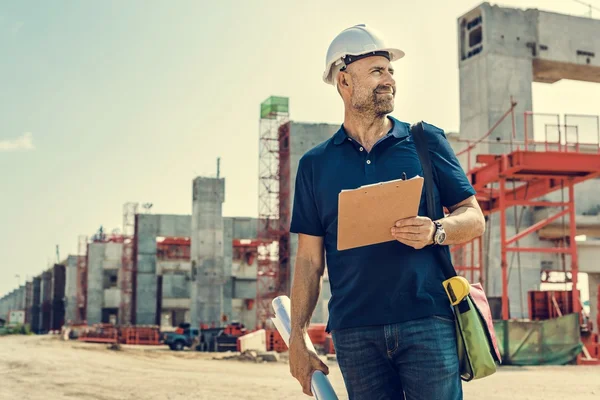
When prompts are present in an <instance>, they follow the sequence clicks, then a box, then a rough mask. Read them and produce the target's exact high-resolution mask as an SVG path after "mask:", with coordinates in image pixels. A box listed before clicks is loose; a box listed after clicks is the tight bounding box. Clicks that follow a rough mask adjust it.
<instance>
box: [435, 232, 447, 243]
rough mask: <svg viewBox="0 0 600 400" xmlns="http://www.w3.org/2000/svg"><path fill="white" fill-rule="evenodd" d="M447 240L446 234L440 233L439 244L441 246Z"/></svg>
mask: <svg viewBox="0 0 600 400" xmlns="http://www.w3.org/2000/svg"><path fill="white" fill-rule="evenodd" d="M445 240H446V232H440V233H439V236H438V240H437V242H438V243H439V244H442V243H444V241H445Z"/></svg>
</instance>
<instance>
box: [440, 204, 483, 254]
mask: <svg viewBox="0 0 600 400" xmlns="http://www.w3.org/2000/svg"><path fill="white" fill-rule="evenodd" d="M439 222H441V223H442V226H443V227H444V231H445V232H446V240H445V242H444V244H445V245H453V244H461V243H466V242H469V241H471V240H473V239H475V238H477V237H479V236H481V235H483V233H484V232H485V219H484V218H483V215H482V214H481V211H480V210H479V209H478V208H475V207H470V206H462V207H458V208H457V209H455V210H454V211H453V212H452V213H450V214H449V215H448V216H447V217H446V218H442V219H440V220H439Z"/></svg>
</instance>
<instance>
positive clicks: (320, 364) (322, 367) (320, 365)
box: [313, 360, 329, 375]
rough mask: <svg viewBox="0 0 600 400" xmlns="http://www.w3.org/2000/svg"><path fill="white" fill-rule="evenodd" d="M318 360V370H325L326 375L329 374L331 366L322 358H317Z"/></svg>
mask: <svg viewBox="0 0 600 400" xmlns="http://www.w3.org/2000/svg"><path fill="white" fill-rule="evenodd" d="M317 361H318V365H317V366H316V367H315V368H316V369H318V370H320V371H321V372H323V373H324V374H325V375H328V374H329V367H328V366H327V364H325V363H324V362H323V361H321V360H317ZM313 373H314V372H313Z"/></svg>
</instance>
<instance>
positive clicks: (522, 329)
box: [494, 314, 583, 365]
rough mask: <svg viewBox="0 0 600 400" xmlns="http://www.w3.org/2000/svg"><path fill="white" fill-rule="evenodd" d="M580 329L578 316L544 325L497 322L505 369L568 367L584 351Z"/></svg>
mask: <svg viewBox="0 0 600 400" xmlns="http://www.w3.org/2000/svg"><path fill="white" fill-rule="evenodd" d="M579 329H580V328H579V315H578V314H568V315H564V316H562V317H559V318H554V319H549V320H544V321H494V330H495V331H496V338H497V339H498V347H499V348H500V353H501V354H502V364H504V365H564V364H568V363H570V362H572V361H573V360H575V358H576V357H577V355H578V354H579V353H580V352H581V350H582V348H583V344H582V343H581V337H580V330H579ZM507 349H508V351H507Z"/></svg>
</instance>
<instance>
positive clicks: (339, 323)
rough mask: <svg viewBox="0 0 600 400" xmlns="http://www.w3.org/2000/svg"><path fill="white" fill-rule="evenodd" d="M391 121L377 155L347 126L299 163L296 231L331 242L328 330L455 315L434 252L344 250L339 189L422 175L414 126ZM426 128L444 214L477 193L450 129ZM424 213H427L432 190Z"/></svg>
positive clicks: (380, 247) (399, 247)
mask: <svg viewBox="0 0 600 400" xmlns="http://www.w3.org/2000/svg"><path fill="white" fill-rule="evenodd" d="M388 118H390V120H391V121H392V123H393V127H392V129H391V130H390V132H389V133H388V134H387V135H386V136H385V137H383V138H381V139H380V140H379V141H378V142H377V143H376V144H375V145H374V146H373V148H372V149H371V152H367V151H366V150H365V149H364V148H363V147H362V146H361V145H360V143H357V142H356V141H354V140H353V139H351V138H350V137H349V136H348V135H347V134H346V131H345V130H344V127H343V125H342V126H341V127H340V129H339V130H338V131H337V133H335V134H334V135H333V136H332V137H331V138H330V139H328V140H326V141H325V142H323V143H321V144H319V145H318V146H316V147H314V148H312V149H311V150H309V151H308V152H307V153H305V154H304V155H303V156H302V158H301V159H300V162H299V165H298V171H297V176H296V182H295V185H296V187H295V193H294V204H293V211H292V219H291V226H290V231H291V232H293V233H303V234H307V235H313V236H321V237H323V238H324V247H325V256H326V262H327V269H328V273H329V282H330V285H331V299H330V300H329V321H328V326H327V330H328V332H330V331H332V330H335V329H344V328H353V327H360V326H368V325H382V324H390V323H397V322H403V321H408V320H412V319H417V318H423V317H427V316H431V315H446V316H451V315H452V310H451V308H450V304H449V301H448V298H447V296H446V293H445V292H444V289H443V287H442V281H443V280H444V276H443V274H442V271H441V268H440V266H439V265H438V262H437V261H436V259H435V254H434V252H433V251H432V250H433V248H432V247H430V246H428V247H425V248H423V249H420V250H416V249H414V248H412V247H410V246H406V245H404V244H402V243H400V242H398V241H396V240H393V241H390V242H386V243H380V244H375V245H370V246H363V247H359V248H354V249H348V250H342V251H338V250H337V229H338V227H337V218H338V194H339V193H340V191H342V190H344V189H355V188H357V187H359V186H362V185H367V184H372V183H377V182H383V181H388V180H392V179H399V178H402V173H403V172H404V173H406V176H407V177H408V178H411V177H413V176H415V175H420V176H423V170H422V168H421V163H420V162H419V158H418V155H417V152H416V148H415V145H414V142H413V140H412V137H411V136H410V125H409V124H408V123H405V122H401V121H399V120H397V119H395V118H393V117H388ZM424 127H425V133H426V135H427V139H428V143H429V151H430V155H431V161H432V163H433V167H434V173H435V175H436V179H435V180H436V183H437V184H436V188H435V191H434V193H435V201H436V209H437V210H436V214H438V215H439V216H442V206H446V207H448V206H452V205H455V204H457V203H459V202H461V201H463V200H465V199H466V198H468V197H470V196H471V195H473V194H475V190H474V189H473V187H472V186H471V184H470V183H469V181H468V179H467V177H466V175H465V173H464V172H463V169H462V167H461V166H460V164H459V162H458V160H457V158H456V156H455V154H454V151H453V150H452V148H451V147H450V144H449V143H448V141H447V140H446V137H445V134H444V132H443V131H442V130H441V129H439V128H437V127H435V126H433V125H430V124H424ZM419 215H422V216H425V215H426V196H425V189H423V192H422V195H421V204H420V207H419ZM390 228H391V227H390ZM445 250H448V248H447V247H446V248H445Z"/></svg>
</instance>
